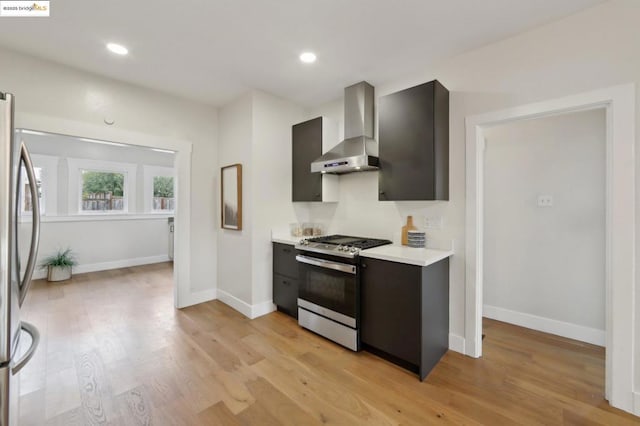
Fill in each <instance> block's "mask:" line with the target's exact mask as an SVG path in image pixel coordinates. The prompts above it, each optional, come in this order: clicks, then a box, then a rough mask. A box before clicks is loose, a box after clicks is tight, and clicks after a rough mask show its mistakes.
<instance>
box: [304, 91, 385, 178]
mask: <svg viewBox="0 0 640 426" xmlns="http://www.w3.org/2000/svg"><path fill="white" fill-rule="evenodd" d="M373 98H374V89H373V86H372V85H370V84H369V83H367V82H366V81H362V82H360V83H358V84H354V85H353V86H349V87H347V88H346V89H344V137H345V139H344V140H343V141H342V142H340V143H339V144H338V145H336V146H335V147H333V148H331V149H330V150H329V151H328V152H326V153H325V154H323V155H322V157H320V158H317V159H316V160H315V161H313V162H312V163H311V172H312V173H335V174H343V173H351V172H362V171H367V170H378V168H379V164H380V162H379V161H378V143H377V142H376V141H375V139H373Z"/></svg>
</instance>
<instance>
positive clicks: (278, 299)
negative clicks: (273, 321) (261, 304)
mask: <svg viewBox="0 0 640 426" xmlns="http://www.w3.org/2000/svg"><path fill="white" fill-rule="evenodd" d="M273 303H275V304H276V305H278V307H279V308H280V310H282V311H284V312H286V313H288V314H289V315H291V316H294V317H296V318H297V317H298V280H294V279H293V278H289V277H285V276H282V275H278V274H274V275H273Z"/></svg>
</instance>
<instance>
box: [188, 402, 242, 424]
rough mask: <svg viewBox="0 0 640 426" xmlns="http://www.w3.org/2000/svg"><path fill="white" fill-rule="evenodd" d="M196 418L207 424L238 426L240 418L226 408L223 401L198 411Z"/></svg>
mask: <svg viewBox="0 0 640 426" xmlns="http://www.w3.org/2000/svg"><path fill="white" fill-rule="evenodd" d="M198 420H199V421H200V422H202V423H203V424H208V425H226V426H240V425H242V423H240V420H239V419H238V418H237V417H236V416H235V415H234V414H233V413H232V412H231V410H229V408H227V406H226V405H225V404H224V402H218V403H216V404H213V405H212V406H211V407H209V408H207V409H205V410H203V411H201V412H200V413H198Z"/></svg>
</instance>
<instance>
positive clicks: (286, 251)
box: [273, 243, 299, 279]
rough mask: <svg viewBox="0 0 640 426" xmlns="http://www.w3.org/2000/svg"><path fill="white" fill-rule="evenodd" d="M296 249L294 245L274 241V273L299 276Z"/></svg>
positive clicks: (293, 276)
mask: <svg viewBox="0 0 640 426" xmlns="http://www.w3.org/2000/svg"><path fill="white" fill-rule="evenodd" d="M298 269H299V268H298V261H297V260H296V250H295V248H294V247H293V246H292V245H289V244H280V243H273V273H274V274H280V275H286V276H288V277H291V278H296V279H297V278H298Z"/></svg>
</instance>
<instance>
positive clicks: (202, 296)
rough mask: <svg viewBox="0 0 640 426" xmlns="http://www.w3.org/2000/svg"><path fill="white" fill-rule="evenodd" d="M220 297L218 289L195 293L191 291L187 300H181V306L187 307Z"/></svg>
mask: <svg viewBox="0 0 640 426" xmlns="http://www.w3.org/2000/svg"><path fill="white" fill-rule="evenodd" d="M217 298H218V294H217V290H216V289H215V288H214V289H211V290H201V291H197V292H195V293H190V294H189V295H188V296H187V298H186V300H184V301H181V303H182V306H180V308H186V307H187V306H192V305H197V304H199V303H204V302H209V301H211V300H215V299H217Z"/></svg>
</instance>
